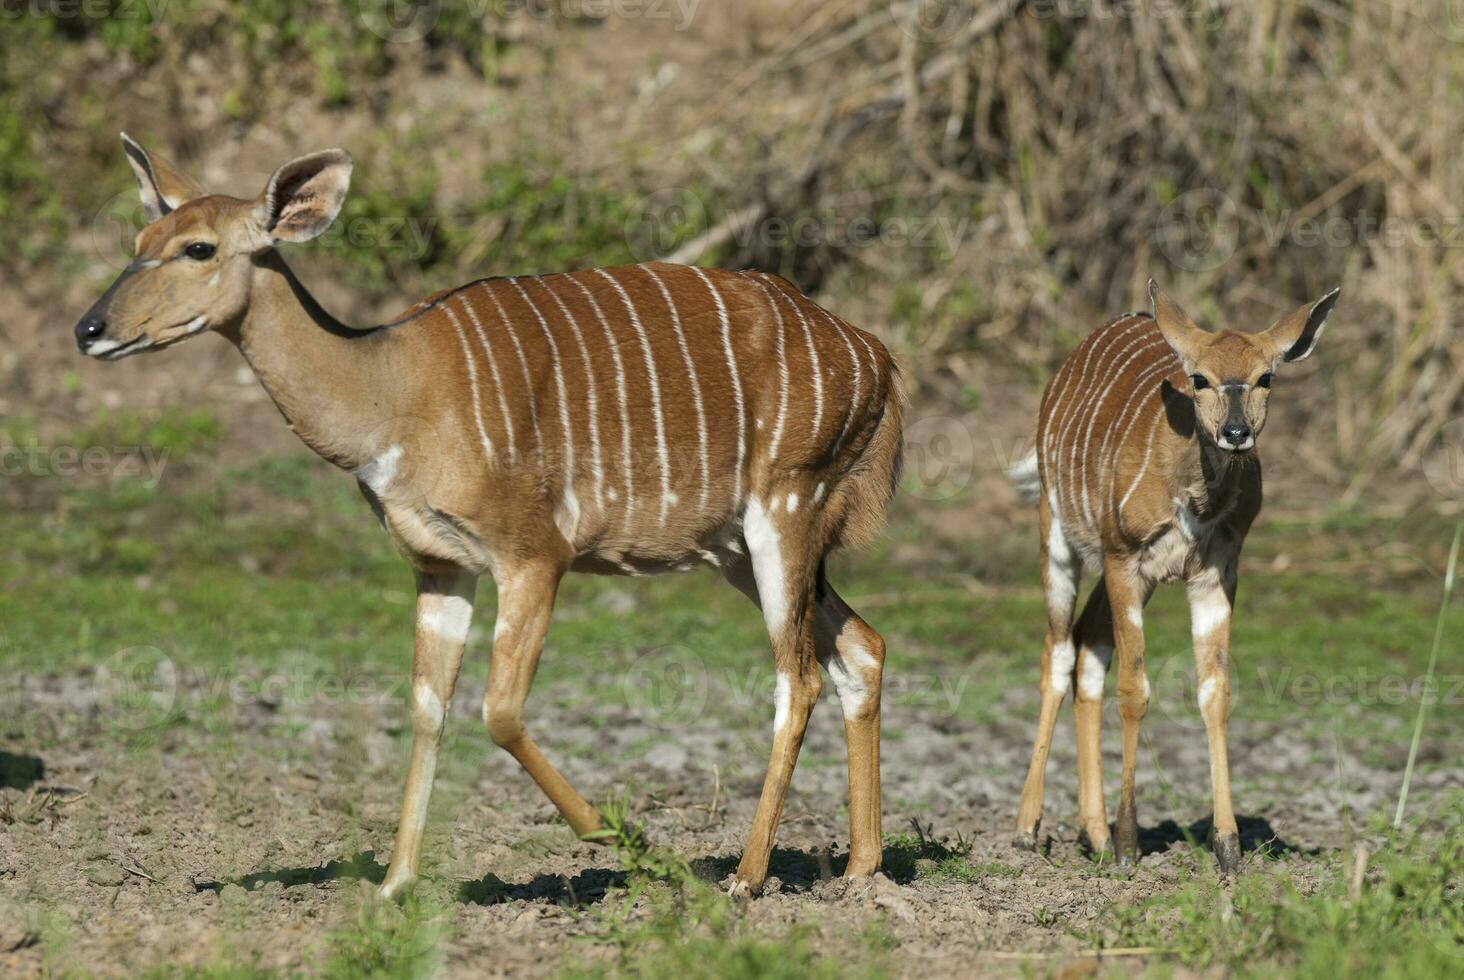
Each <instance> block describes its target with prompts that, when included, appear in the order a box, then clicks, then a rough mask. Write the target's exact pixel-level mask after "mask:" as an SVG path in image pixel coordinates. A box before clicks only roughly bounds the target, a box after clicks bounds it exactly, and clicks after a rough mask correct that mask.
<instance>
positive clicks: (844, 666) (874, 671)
mask: <svg viewBox="0 0 1464 980" xmlns="http://www.w3.org/2000/svg"><path fill="white" fill-rule="evenodd" d="M818 588H819V598H818V607H817V611H816V613H815V616H814V642H815V643H816V644H817V647H818V659H819V663H821V664H823V666H824V668H825V669H826V670H827V671H828V672H829V677H830V678H832V680H833V682H834V690H835V691H837V692H838V695H839V702H840V704H841V705H842V706H843V709H844V743H845V745H846V746H847V748H848V752H849V865H848V867H847V868H845V869H844V875H845V877H848V878H853V877H857V876H860V875H870V874H874V872H876V871H878V870H879V866H880V862H881V861H882V860H883V857H884V841H883V831H882V830H881V815H880V793H879V714H880V712H879V707H880V705H879V699H880V684H881V680H882V677H883V673H884V660H885V644H884V640H883V639H882V638H881V637H880V635H879V634H878V633H876V632H875V631H874V629H873V628H872V627H871V626H870V625H869V624H868V623H866V622H865V621H864V620H863V619H861V618H859V614H858V613H856V612H855V611H854V610H853V609H851V608H849V606H848V604H847V603H845V602H844V600H843V599H841V598H840V597H839V594H838V593H837V592H835V591H834V590H833V587H832V586H830V585H829V584H828V582H827V580H826V579H824V578H823V575H822V573H820V575H819V586H818Z"/></svg>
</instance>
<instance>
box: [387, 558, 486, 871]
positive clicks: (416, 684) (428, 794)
mask: <svg viewBox="0 0 1464 980" xmlns="http://www.w3.org/2000/svg"><path fill="white" fill-rule="evenodd" d="M477 584H478V577H477V576H476V575H473V574H472V573H470V572H467V571H463V570H461V569H453V570H446V571H442V572H439V573H434V574H427V573H425V572H418V573H417V636H416V641H415V646H414V648H413V652H412V758H411V762H410V763H408V765H407V789H406V793H405V795H404V797H403V799H402V813H401V819H400V821H399V822H398V824H397V833H396V844H395V845H394V846H393V847H392V851H391V866H390V867H389V868H387V871H386V879H385V880H384V881H383V882H382V883H381V889H380V892H379V894H380V895H381V897H382V898H386V899H390V898H394V897H396V896H397V895H399V894H401V893H402V891H403V890H404V889H406V888H407V887H409V886H410V885H411V883H412V882H413V881H414V880H415V879H416V877H417V864H418V862H419V861H420V859H421V856H422V829H423V827H424V826H426V823H427V804H428V802H429V801H430V800H431V798H432V780H433V776H434V775H435V774H436V771H437V749H438V746H439V745H440V744H441V743H442V732H443V729H444V727H445V725H446V722H447V708H448V705H450V704H451V703H452V690H453V687H454V686H455V685H456V683H457V676H458V669H459V668H460V667H461V666H462V662H463V646H464V644H466V643H467V639H468V626H469V625H470V624H471V623H472V619H473V593H474V591H475V589H476V587H477Z"/></svg>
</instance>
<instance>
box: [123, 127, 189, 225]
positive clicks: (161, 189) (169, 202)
mask: <svg viewBox="0 0 1464 980" xmlns="http://www.w3.org/2000/svg"><path fill="white" fill-rule="evenodd" d="M121 135H122V149H123V151H124V152H125V153H126V154H127V162H128V164H130V165H131V167H132V173H133V174H134V175H135V176H136V177H137V194H138V196H139V197H141V198H142V212H143V215H144V216H145V217H146V218H147V221H148V224H152V223H153V222H154V221H156V220H158V219H159V218H161V217H162V216H163V215H165V214H168V213H169V212H172V211H175V210H177V209H178V208H179V207H181V206H182V205H184V204H186V203H187V202H189V201H191V200H193V199H194V198H196V197H206V196H208V192H207V191H205V190H204V189H203V187H202V186H200V185H199V183H198V181H196V180H194V179H193V178H192V177H189V176H188V175H187V174H185V173H183V171H181V170H179V169H178V168H177V167H175V166H173V164H172V163H171V162H169V161H168V160H166V159H165V158H163V157H160V156H157V155H156V154H153V153H149V152H147V150H145V149H143V147H142V144H141V143H139V142H137V140H135V139H133V138H132V137H131V136H128V135H127V134H126V133H122V134H121Z"/></svg>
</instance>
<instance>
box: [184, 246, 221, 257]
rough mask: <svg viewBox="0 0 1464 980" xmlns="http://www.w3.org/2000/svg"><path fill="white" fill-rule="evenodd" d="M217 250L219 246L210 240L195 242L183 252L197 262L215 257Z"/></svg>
mask: <svg viewBox="0 0 1464 980" xmlns="http://www.w3.org/2000/svg"><path fill="white" fill-rule="evenodd" d="M216 251H218V246H216V245H212V244H210V243H208V242H194V243H193V244H191V245H189V246H188V247H187V248H185V249H184V250H183V254H184V255H186V256H188V257H189V258H190V259H193V260H194V261H195V262H204V261H206V260H208V259H211V258H213V257H214V252H216Z"/></svg>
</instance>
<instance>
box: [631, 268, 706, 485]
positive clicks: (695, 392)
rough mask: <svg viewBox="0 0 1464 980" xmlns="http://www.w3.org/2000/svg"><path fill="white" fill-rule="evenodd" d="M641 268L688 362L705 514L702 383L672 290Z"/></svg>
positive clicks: (687, 367) (653, 273)
mask: <svg viewBox="0 0 1464 980" xmlns="http://www.w3.org/2000/svg"><path fill="white" fill-rule="evenodd" d="M640 268H641V269H642V270H643V271H644V272H645V274H646V275H648V276H650V277H651V281H652V282H654V283H655V284H656V286H657V288H659V289H660V290H661V297H662V298H663V299H665V300H666V309H668V310H670V311H671V329H672V330H674V331H675V332H676V342H677V343H678V344H679V345H680V346H681V358H682V360H683V361H685V362H686V374H687V377H688V378H689V379H690V380H691V401H692V405H693V407H694V408H695V409H696V439H697V449H698V452H699V455H700V458H701V492H700V494H699V496H698V498H697V499H698V509H699V510H700V511H701V512H703V513H705V512H706V509H707V495H708V494H709V493H710V492H711V489H712V464H711V460H710V459H709V457H708V456H707V415H706V410H705V409H704V408H703V407H702V392H701V382H700V381H698V380H697V377H696V364H695V363H694V362H693V361H692V359H691V348H690V347H688V346H687V343H686V332H685V331H683V330H682V329H681V313H680V312H679V311H678V310H677V309H676V303H675V301H674V300H673V299H672V298H671V290H669V289H667V288H666V284H665V283H664V282H662V281H661V277H660V276H658V275H656V272H655V270H654V269H652V268H651V267H650V266H647V265H642V266H640Z"/></svg>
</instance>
